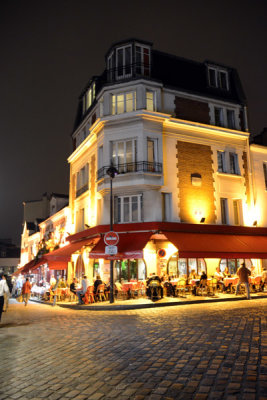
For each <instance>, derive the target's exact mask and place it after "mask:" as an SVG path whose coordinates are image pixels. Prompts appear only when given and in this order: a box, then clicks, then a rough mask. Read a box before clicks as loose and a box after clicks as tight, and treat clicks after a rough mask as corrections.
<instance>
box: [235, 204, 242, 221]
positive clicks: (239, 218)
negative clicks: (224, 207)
mask: <svg viewBox="0 0 267 400" xmlns="http://www.w3.org/2000/svg"><path fill="white" fill-rule="evenodd" d="M233 209H234V224H235V225H242V201H241V200H240V199H238V200H233Z"/></svg>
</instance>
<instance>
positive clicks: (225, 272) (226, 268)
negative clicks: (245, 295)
mask: <svg viewBox="0 0 267 400" xmlns="http://www.w3.org/2000/svg"><path fill="white" fill-rule="evenodd" d="M223 276H224V278H227V277H228V278H230V277H231V274H230V272H229V269H228V267H225V269H224V271H223Z"/></svg>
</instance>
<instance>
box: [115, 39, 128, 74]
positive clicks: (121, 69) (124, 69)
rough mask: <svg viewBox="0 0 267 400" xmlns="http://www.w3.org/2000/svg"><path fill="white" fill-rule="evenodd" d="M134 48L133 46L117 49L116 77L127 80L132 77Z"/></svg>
mask: <svg viewBox="0 0 267 400" xmlns="http://www.w3.org/2000/svg"><path fill="white" fill-rule="evenodd" d="M131 50H132V48H131V46H125V47H119V48H118V49H116V77H117V78H118V79H120V78H127V77H129V76H131V75H132V51H131Z"/></svg>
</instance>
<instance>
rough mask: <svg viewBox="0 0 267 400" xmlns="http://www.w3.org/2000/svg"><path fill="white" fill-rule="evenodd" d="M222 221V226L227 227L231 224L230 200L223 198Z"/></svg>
mask: <svg viewBox="0 0 267 400" xmlns="http://www.w3.org/2000/svg"><path fill="white" fill-rule="evenodd" d="M221 220H222V224H224V225H227V224H228V222H229V218H228V200H227V199H223V198H221Z"/></svg>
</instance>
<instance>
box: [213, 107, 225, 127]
mask: <svg viewBox="0 0 267 400" xmlns="http://www.w3.org/2000/svg"><path fill="white" fill-rule="evenodd" d="M214 119H215V125H216V126H224V123H223V122H224V121H223V109H222V108H218V107H215V108H214Z"/></svg>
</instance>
